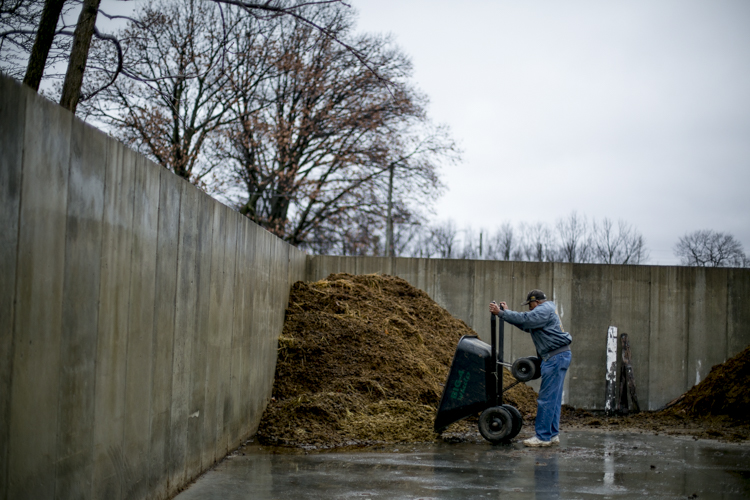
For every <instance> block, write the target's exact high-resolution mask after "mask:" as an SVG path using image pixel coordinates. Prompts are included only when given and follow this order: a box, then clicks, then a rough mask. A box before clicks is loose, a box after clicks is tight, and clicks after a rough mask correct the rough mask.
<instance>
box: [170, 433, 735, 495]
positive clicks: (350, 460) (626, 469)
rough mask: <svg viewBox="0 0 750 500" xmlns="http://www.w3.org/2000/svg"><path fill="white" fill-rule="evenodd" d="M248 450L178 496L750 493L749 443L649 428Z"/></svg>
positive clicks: (258, 447)
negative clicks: (549, 437)
mask: <svg viewBox="0 0 750 500" xmlns="http://www.w3.org/2000/svg"><path fill="white" fill-rule="evenodd" d="M244 451H245V453H246V454H245V455H235V456H233V457H231V458H228V459H227V460H225V461H224V462H223V463H221V464H220V465H219V466H217V467H216V468H215V469H214V470H213V471H210V472H208V473H207V474H205V475H204V476H203V477H201V478H200V479H199V480H198V481H197V482H196V483H195V484H194V485H192V486H191V487H190V488H188V489H187V490H186V491H184V492H183V493H181V494H180V495H178V496H177V497H176V498H177V499H178V500H190V499H198V498H200V499H212V498H216V499H219V498H221V499H240V498H243V499H244V498H253V499H259V500H262V499H287V498H288V499H292V498H294V499H298V498H313V499H316V498H320V499H333V498H387V499H400V498H403V499H425V500H426V499H466V498H520V499H523V498H529V499H532V498H533V499H554V498H616V497H619V498H625V497H633V496H648V497H652V498H665V499H666V498H682V499H685V498H721V499H730V498H732V499H733V498H750V444H726V443H718V442H714V441H705V440H699V441H695V440H692V439H686V438H674V437H670V436H658V435H649V434H628V433H617V434H615V433H603V432H590V431H574V432H570V433H566V434H564V435H563V436H562V439H561V445H560V446H559V447H554V448H543V449H539V448H524V447H523V445H521V443H520V442H516V443H513V444H511V445H505V446H492V445H490V444H488V443H460V444H445V443H441V444H435V445H390V446H387V447H383V448H381V449H368V450H366V451H357V452H323V453H310V454H303V453H274V452H273V450H271V449H267V448H264V447H260V446H251V447H248V448H246V449H245V450H244Z"/></svg>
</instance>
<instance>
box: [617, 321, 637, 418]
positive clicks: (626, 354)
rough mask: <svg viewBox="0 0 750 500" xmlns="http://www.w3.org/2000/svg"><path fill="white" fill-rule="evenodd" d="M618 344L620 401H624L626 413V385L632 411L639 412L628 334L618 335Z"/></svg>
mask: <svg viewBox="0 0 750 500" xmlns="http://www.w3.org/2000/svg"><path fill="white" fill-rule="evenodd" d="M620 343H621V345H622V367H621V370H620V373H621V377H622V378H621V379H620V401H621V402H622V401H623V400H624V402H625V405H624V411H625V412H627V411H628V395H627V393H626V392H625V387H626V384H627V389H628V392H630V399H631V400H632V401H633V411H634V412H636V413H637V412H639V411H641V409H640V407H639V406H638V396H637V395H636V391H635V375H634V374H633V366H632V365H631V364H630V342H629V341H628V334H627V333H623V334H622V335H620Z"/></svg>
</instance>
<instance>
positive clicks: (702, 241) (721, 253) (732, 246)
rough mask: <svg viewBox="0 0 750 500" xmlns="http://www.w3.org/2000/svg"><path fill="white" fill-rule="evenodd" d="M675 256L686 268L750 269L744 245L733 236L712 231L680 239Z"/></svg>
mask: <svg viewBox="0 0 750 500" xmlns="http://www.w3.org/2000/svg"><path fill="white" fill-rule="evenodd" d="M674 254H675V256H677V257H679V258H680V263H681V264H682V265H685V266H699V267H748V257H747V255H745V252H744V250H743V248H742V244H741V243H740V242H739V241H737V239H735V237H734V236H733V235H731V234H729V233H723V232H719V231H714V230H712V229H704V230H699V231H693V232H692V233H688V234H686V235H685V236H682V237H680V240H679V241H678V242H677V244H676V245H675V247H674Z"/></svg>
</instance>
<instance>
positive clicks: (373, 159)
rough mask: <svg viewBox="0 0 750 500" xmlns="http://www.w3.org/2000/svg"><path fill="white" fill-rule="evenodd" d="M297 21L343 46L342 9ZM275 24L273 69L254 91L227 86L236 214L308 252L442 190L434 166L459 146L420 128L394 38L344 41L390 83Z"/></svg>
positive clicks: (348, 22) (332, 48) (285, 24)
mask: <svg viewBox="0 0 750 500" xmlns="http://www.w3.org/2000/svg"><path fill="white" fill-rule="evenodd" d="M305 16H306V18H307V19H311V20H313V21H314V22H315V23H316V24H317V25H319V26H325V32H326V33H333V34H334V35H335V36H336V37H337V38H338V39H339V40H349V39H350V36H351V35H349V32H350V31H351V30H352V23H353V20H352V16H351V14H350V12H349V11H347V10H345V9H332V8H328V9H314V8H312V9H310V11H305ZM278 22H279V25H278V28H277V30H278V31H277V33H276V34H275V35H274V36H273V37H272V38H269V39H268V40H267V41H266V42H265V43H266V44H271V45H272V46H273V52H274V57H273V60H272V64H273V70H272V71H270V72H269V77H268V78H267V79H265V80H264V81H263V82H261V83H260V85H259V86H258V87H256V88H253V89H252V92H251V93H249V94H248V93H246V92H244V91H243V90H242V89H235V90H234V91H233V92H234V93H235V94H237V95H239V96H240V99H238V100H237V101H236V103H235V104H234V105H233V107H232V110H233V111H232V112H233V113H234V115H235V116H236V117H237V119H236V120H233V121H232V122H231V124H230V125H229V126H228V127H226V128H225V131H226V141H225V143H226V147H225V148H224V149H223V151H224V154H225V158H226V159H227V160H228V161H230V162H231V164H232V165H233V167H234V173H235V178H236V179H237V181H238V184H239V185H241V186H243V187H244V191H241V192H240V195H239V198H240V199H241V204H240V211H241V213H243V214H245V215H247V216H248V217H250V218H251V219H253V220H254V221H256V222H257V223H259V224H261V225H262V226H264V227H266V228H267V229H269V230H270V231H272V232H274V233H276V234H277V235H279V236H281V237H283V238H285V239H286V240H287V241H289V242H290V243H292V244H294V245H301V246H305V245H306V242H308V241H319V239H320V236H321V235H326V234H331V233H335V232H336V231H338V230H339V229H341V228H343V227H346V226H347V225H348V224H350V223H351V225H352V226H353V227H354V226H356V225H357V224H358V223H357V222H356V221H357V220H359V218H360V217H361V215H360V214H361V213H362V212H366V213H369V214H372V215H375V214H381V216H382V217H383V219H386V218H387V214H386V212H387V208H388V207H390V208H391V210H392V209H393V206H394V204H396V203H400V204H401V205H403V206H407V205H408V204H409V203H408V202H407V201H406V200H408V199H410V198H411V199H413V200H419V197H420V195H421V196H423V197H429V195H430V194H431V193H434V192H436V191H437V190H439V188H440V184H439V180H438V178H437V175H436V174H435V171H436V166H437V164H438V162H439V161H441V159H442V158H443V157H445V156H447V155H449V154H450V153H451V152H452V151H453V150H454V149H455V148H454V146H453V144H452V141H450V139H449V138H448V137H447V134H445V133H442V132H440V131H437V132H429V129H428V128H426V127H425V125H428V122H427V120H426V115H425V113H424V107H423V105H424V98H423V97H422V96H420V95H419V94H417V93H416V92H415V91H414V90H412V89H411V88H410V87H409V86H408V83H407V81H408V78H409V75H410V72H411V65H410V63H409V61H408V59H407V58H406V57H405V56H404V55H403V54H402V53H401V52H399V51H398V50H396V49H395V48H394V47H393V46H392V43H391V41H390V40H389V39H387V38H383V37H378V36H371V35H362V36H359V37H356V38H354V39H353V40H352V41H351V43H350V45H351V46H356V47H357V48H358V49H357V50H358V52H359V54H361V55H364V56H365V57H366V58H367V60H368V61H372V62H373V63H376V65H377V67H378V71H379V73H380V75H384V76H385V77H386V78H387V80H388V81H389V82H390V85H386V84H385V83H384V82H383V80H382V79H381V78H379V77H378V76H377V75H375V74H374V73H372V72H370V71H367V70H366V69H364V68H363V67H362V65H361V64H360V63H359V60H358V58H357V57H355V56H353V55H352V53H351V51H349V50H347V49H345V48H344V47H342V46H341V45H340V44H337V43H335V42H334V41H333V40H332V38H331V37H330V36H328V35H326V34H324V33H323V32H321V30H318V29H314V28H312V27H311V26H310V25H309V24H308V23H304V22H299V21H298V20H297V19H296V18H281V19H279V20H278ZM248 110H250V111H248ZM424 130H428V132H426V133H425V132H424ZM394 181H396V182H394ZM423 199H424V198H423ZM394 200H395V201H394ZM424 201H425V203H427V202H428V201H429V200H424ZM412 205H414V204H413V203H412ZM414 209H415V208H414V207H412V209H411V210H412V211H413V210H414ZM409 212H410V210H406V209H404V210H402V212H401V216H402V217H404V216H405V214H407V213H409ZM404 222H407V221H404ZM331 224H334V225H333V226H331ZM324 226H330V227H329V228H328V229H327V228H326V227H324ZM329 229H330V230H329ZM386 239H387V237H386Z"/></svg>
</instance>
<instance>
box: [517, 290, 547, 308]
mask: <svg viewBox="0 0 750 500" xmlns="http://www.w3.org/2000/svg"><path fill="white" fill-rule="evenodd" d="M546 299H547V296H546V295H544V292H543V291H541V290H536V289H534V290H532V291H530V292H529V294H528V295H527V296H526V302H524V303H523V304H521V305H524V306H525V305H528V304H529V302H533V301H535V300H537V301H539V300H546Z"/></svg>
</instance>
